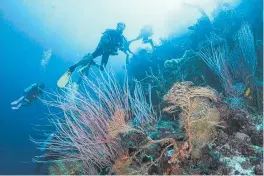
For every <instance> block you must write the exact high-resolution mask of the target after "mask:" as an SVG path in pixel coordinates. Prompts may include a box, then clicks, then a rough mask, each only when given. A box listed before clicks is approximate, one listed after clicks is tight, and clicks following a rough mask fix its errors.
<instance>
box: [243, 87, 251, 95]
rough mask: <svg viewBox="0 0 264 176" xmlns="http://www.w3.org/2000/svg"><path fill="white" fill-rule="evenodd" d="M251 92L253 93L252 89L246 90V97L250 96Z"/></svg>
mask: <svg viewBox="0 0 264 176" xmlns="http://www.w3.org/2000/svg"><path fill="white" fill-rule="evenodd" d="M250 91H251V89H250V88H248V89H247V90H246V92H245V95H244V96H245V97H248V95H249V94H250Z"/></svg>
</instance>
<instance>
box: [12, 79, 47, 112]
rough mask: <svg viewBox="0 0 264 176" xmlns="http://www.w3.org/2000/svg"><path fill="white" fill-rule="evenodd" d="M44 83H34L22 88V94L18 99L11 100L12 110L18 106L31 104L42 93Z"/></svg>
mask: <svg viewBox="0 0 264 176" xmlns="http://www.w3.org/2000/svg"><path fill="white" fill-rule="evenodd" d="M44 88H45V85H44V84H37V83H34V84H32V85H30V86H29V87H28V88H26V89H25V90H24V95H23V96H22V97H20V98H19V99H18V100H16V101H13V102H12V103H11V105H12V106H13V107H11V108H12V109H13V110H18V109H19V108H20V107H23V106H29V105H31V104H32V103H33V102H34V101H35V100H36V99H37V98H38V97H40V96H42V95H43V90H44Z"/></svg>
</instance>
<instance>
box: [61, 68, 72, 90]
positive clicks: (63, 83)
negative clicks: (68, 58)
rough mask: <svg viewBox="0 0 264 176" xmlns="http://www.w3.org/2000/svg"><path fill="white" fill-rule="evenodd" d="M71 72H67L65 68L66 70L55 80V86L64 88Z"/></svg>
mask: <svg viewBox="0 0 264 176" xmlns="http://www.w3.org/2000/svg"><path fill="white" fill-rule="evenodd" d="M71 74H72V73H71V72H69V71H68V70H67V72H66V73H64V74H63V75H62V76H61V77H60V79H59V80H58V81H57V86H58V87H59V88H64V87H65V86H66V85H67V83H68V82H69V80H70V77H71Z"/></svg>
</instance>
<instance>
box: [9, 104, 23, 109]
mask: <svg viewBox="0 0 264 176" xmlns="http://www.w3.org/2000/svg"><path fill="white" fill-rule="evenodd" d="M22 105H23V104H22V103H19V104H18V105H17V106H15V107H11V108H12V109H13V110H18V109H19V108H20V107H21V106H22Z"/></svg>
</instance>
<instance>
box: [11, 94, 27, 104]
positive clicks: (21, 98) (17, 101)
mask: <svg viewBox="0 0 264 176" xmlns="http://www.w3.org/2000/svg"><path fill="white" fill-rule="evenodd" d="M23 98H24V96H22V97H20V98H19V99H18V100H16V101H13V102H12V103H11V105H15V104H17V103H19V102H20V101H21V100H23Z"/></svg>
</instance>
